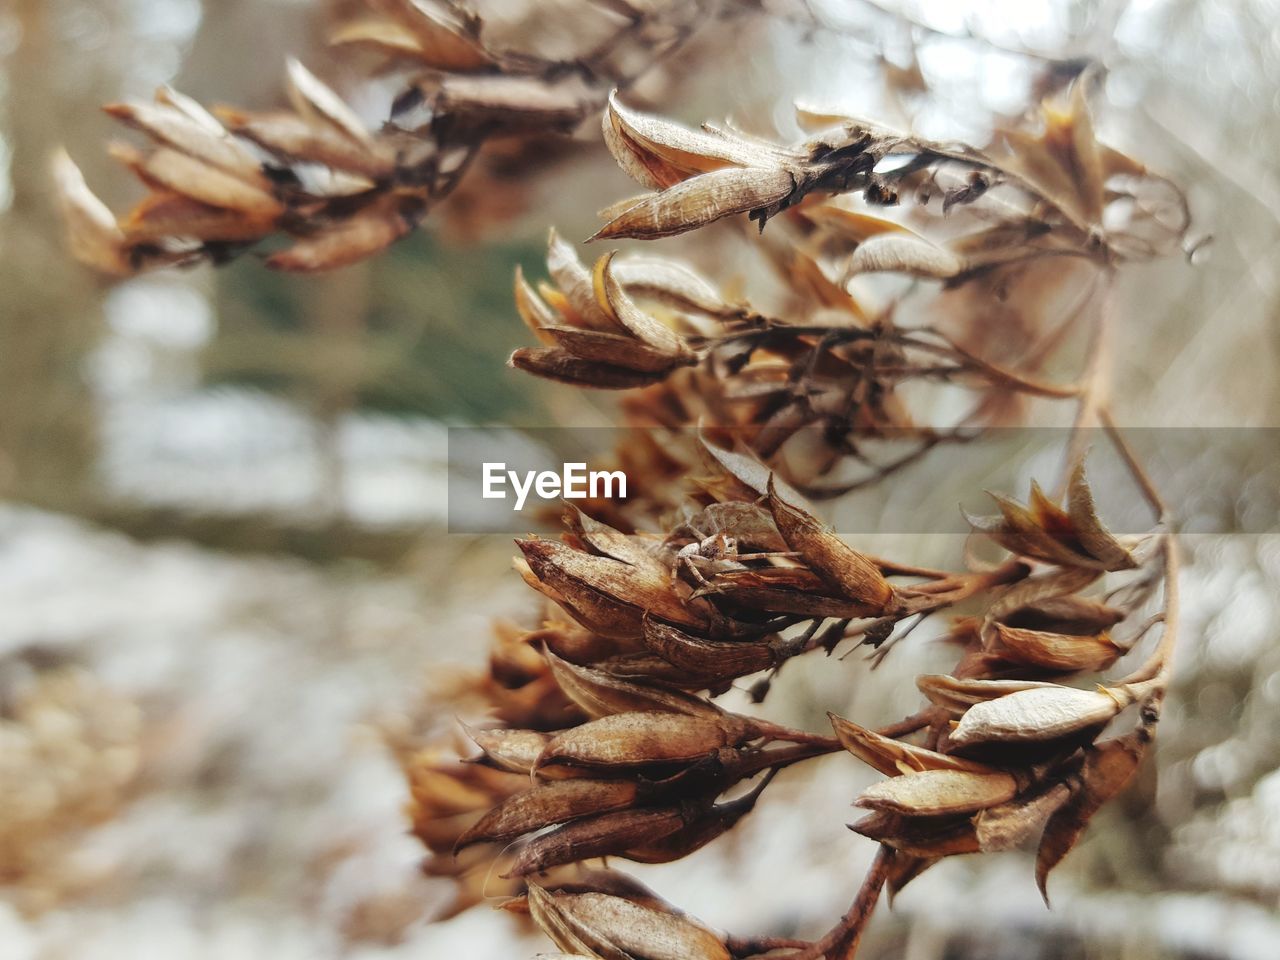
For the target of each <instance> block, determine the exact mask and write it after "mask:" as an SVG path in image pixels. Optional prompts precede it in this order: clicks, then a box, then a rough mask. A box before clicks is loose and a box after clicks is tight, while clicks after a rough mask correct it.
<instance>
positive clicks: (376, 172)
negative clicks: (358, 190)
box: [218, 108, 396, 180]
mask: <svg viewBox="0 0 1280 960" xmlns="http://www.w3.org/2000/svg"><path fill="white" fill-rule="evenodd" d="M218 116H219V118H220V119H221V120H222V122H223V123H224V124H225V125H226V127H227V129H228V130H231V131H233V132H234V133H236V134H238V135H240V136H242V137H244V138H245V139H246V140H251V141H253V142H254V143H256V144H258V145H259V146H260V147H262V148H263V149H264V150H266V151H267V152H269V153H271V154H272V155H273V156H275V157H277V158H279V159H280V160H285V161H295V162H301V163H318V164H322V165H324V166H326V167H330V168H332V169H334V170H343V171H346V172H347V173H355V174H359V175H361V176H364V177H368V178H370V179H371V180H383V179H386V178H388V177H390V176H391V175H392V174H393V173H395V169H396V157H395V152H394V151H393V150H391V149H390V148H389V146H388V144H386V143H384V142H380V141H375V142H373V143H365V142H357V141H355V140H352V139H351V138H350V137H348V136H346V135H344V134H342V133H340V132H338V131H337V130H334V129H333V127H331V126H329V125H327V124H326V125H323V126H321V125H317V124H315V123H312V122H309V121H308V120H306V119H305V118H304V117H300V116H298V115H297V114H296V113H286V112H283V111H280V112H273V113H253V112H248V111H243V110H228V109H222V108H220V109H219V110H218Z"/></svg>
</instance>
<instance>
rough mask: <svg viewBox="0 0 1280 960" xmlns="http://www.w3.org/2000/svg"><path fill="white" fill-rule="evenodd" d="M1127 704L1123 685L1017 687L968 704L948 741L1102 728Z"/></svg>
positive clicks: (1047, 736) (1051, 736)
mask: <svg viewBox="0 0 1280 960" xmlns="http://www.w3.org/2000/svg"><path fill="white" fill-rule="evenodd" d="M1132 702H1133V697H1132V695H1131V694H1130V693H1129V692H1128V691H1127V690H1126V689H1125V688H1108V687H1099V688H1098V689H1097V690H1077V689H1076V688H1074V687H1063V686H1049V687H1041V688H1039V689H1034V690H1020V691H1018V692H1016V693H1010V694H1007V695H1006V696H1003V697H998V698H996V699H994V700H986V701H983V702H982V703H976V704H974V705H973V706H971V707H970V708H969V709H968V710H966V711H965V714H964V716H963V717H961V718H960V725H959V726H957V727H956V728H955V729H954V730H952V731H951V735H950V739H951V742H952V743H954V744H957V745H960V744H969V743H987V742H991V741H1027V740H1030V741H1044V740H1056V739H1058V738H1059V737H1065V736H1068V735H1070V734H1073V733H1079V732H1081V731H1084V730H1088V729H1090V728H1093V727H1101V726H1102V725H1103V724H1106V723H1108V722H1109V721H1110V720H1112V719H1113V718H1114V717H1115V716H1116V714H1118V713H1119V712H1120V711H1121V710H1123V709H1124V708H1125V707H1126V706H1128V705H1129V704H1130V703H1132Z"/></svg>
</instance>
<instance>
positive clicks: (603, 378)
mask: <svg viewBox="0 0 1280 960" xmlns="http://www.w3.org/2000/svg"><path fill="white" fill-rule="evenodd" d="M507 365H508V366H510V367H513V368H515V369H516V370H523V371H525V372H526V373H532V374H533V375H534V376H538V377H543V378H544V379H547V380H556V381H558V382H560V383H567V384H570V385H571V386H575V387H595V388H597V389H600V390H632V389H635V388H636V387H647V386H649V385H650V384H654V383H658V382H659V381H661V380H662V379H663V378H664V377H666V375H667V371H666V370H662V371H658V372H653V371H643V370H635V369H632V368H630V367H618V366H614V365H612V364H607V363H600V362H599V361H596V360H584V359H583V358H582V357H578V356H574V355H573V354H572V353H570V352H569V351H568V350H563V349H560V348H559V347H544V348H541V349H536V350H530V349H526V348H523V347H522V348H521V349H519V350H514V351H512V353H511V356H510V357H509V358H508V360H507Z"/></svg>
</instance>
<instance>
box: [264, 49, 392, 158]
mask: <svg viewBox="0 0 1280 960" xmlns="http://www.w3.org/2000/svg"><path fill="white" fill-rule="evenodd" d="M286 64H287V71H288V83H287V84H286V86H285V91H286V92H287V93H288V94H289V102H290V103H291V104H292V105H293V108H294V109H295V110H297V111H298V113H299V114H301V115H302V116H304V117H307V118H308V119H310V120H313V121H315V122H317V123H327V124H329V125H330V126H331V127H333V128H334V129H335V130H337V131H338V132H339V133H342V134H344V135H345V136H348V137H350V138H351V139H352V140H354V141H356V142H357V143H362V144H364V143H369V142H371V141H372V140H373V136H372V135H371V134H370V133H369V130H368V128H366V127H365V125H364V123H362V122H361V120H360V118H359V117H357V116H356V115H355V113H354V112H353V111H352V109H351V108H350V107H349V106H347V104H346V101H344V100H343V99H342V98H341V97H340V96H338V95H337V94H336V93H334V92H333V90H331V89H330V88H329V87H328V86H327V85H326V84H325V83H324V82H323V81H321V80H320V78H319V77H317V76H316V75H315V74H313V73H312V72H311V71H310V70H308V69H307V68H306V67H304V66H303V65H302V63H301V61H299V60H296V59H294V58H293V57H290V58H289V59H288V60H287V61H286Z"/></svg>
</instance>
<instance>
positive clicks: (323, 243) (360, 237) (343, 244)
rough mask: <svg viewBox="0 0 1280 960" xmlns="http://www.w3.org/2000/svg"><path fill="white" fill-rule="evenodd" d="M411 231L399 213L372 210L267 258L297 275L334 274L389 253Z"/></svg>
mask: <svg viewBox="0 0 1280 960" xmlns="http://www.w3.org/2000/svg"><path fill="white" fill-rule="evenodd" d="M411 229H412V224H411V223H410V222H409V221H408V220H407V219H405V218H404V217H403V216H401V215H400V213H399V211H397V210H395V209H392V208H386V207H369V208H366V209H364V210H361V211H359V212H357V213H355V214H352V215H351V216H350V217H348V218H347V219H345V220H342V221H340V222H338V223H336V224H335V225H333V226H331V227H330V228H329V229H328V230H326V231H325V232H324V233H321V234H319V235H318V236H316V237H313V238H310V239H307V240H299V241H298V242H297V243H295V244H294V245H293V246H291V247H289V248H288V249H287V250H281V251H280V252H279V253H273V254H272V255H271V256H269V257H268V258H267V266H269V267H271V268H273V269H275V270H290V271H297V272H315V271H319V270H333V269H335V268H337V267H344V266H347V265H348V264H352V263H355V262H357V261H359V260H363V259H365V258H366V257H368V256H370V255H371V254H374V253H377V252H378V251H379V250H385V249H386V248H387V247H389V246H391V244H393V243H395V242H396V241H397V240H399V239H400V238H401V237H403V236H404V235H405V234H407V233H408V232H409V231H410V230H411Z"/></svg>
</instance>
